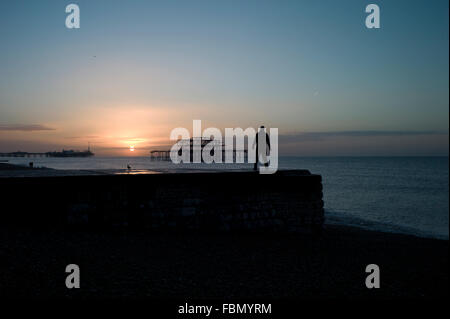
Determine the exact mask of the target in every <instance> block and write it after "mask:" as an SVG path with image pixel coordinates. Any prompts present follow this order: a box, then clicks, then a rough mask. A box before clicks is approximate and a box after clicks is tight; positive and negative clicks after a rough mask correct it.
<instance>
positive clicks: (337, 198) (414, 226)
mask: <svg viewBox="0 0 450 319" xmlns="http://www.w3.org/2000/svg"><path fill="white" fill-rule="evenodd" d="M0 160H8V161H9V163H11V164H22V165H28V163H29V162H30V161H33V162H34V166H35V167H48V168H54V169H70V170H78V169H87V170H123V169H125V168H126V167H127V165H130V166H131V168H132V170H133V171H135V172H140V173H145V172H151V171H153V170H167V171H176V170H184V169H201V170H210V169H211V170H242V169H244V170H247V169H248V170H250V169H252V166H251V165H249V164H214V165H208V164H182V165H176V164H173V163H171V162H168V161H155V160H151V159H150V158H149V157H90V158H32V159H30V158H0ZM448 160H449V159H448V157H280V158H279V165H278V167H279V169H307V170H309V171H310V172H311V173H314V174H320V175H322V179H323V188H324V189H323V194H324V202H325V217H326V224H329V225H349V226H355V227H360V228H364V229H369V230H376V231H384V232H393V233H401V234H411V235H416V236H420V237H430V238H439V239H446V240H448V239H449V162H448Z"/></svg>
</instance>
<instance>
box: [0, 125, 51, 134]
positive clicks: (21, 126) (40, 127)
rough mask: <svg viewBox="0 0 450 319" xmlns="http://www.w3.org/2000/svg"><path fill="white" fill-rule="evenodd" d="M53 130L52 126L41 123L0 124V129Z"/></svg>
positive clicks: (24, 130)
mask: <svg viewBox="0 0 450 319" xmlns="http://www.w3.org/2000/svg"><path fill="white" fill-rule="evenodd" d="M54 130H55V129H54V128H51V127H48V126H45V125H41V124H14V125H0V131H21V132H34V131H54Z"/></svg>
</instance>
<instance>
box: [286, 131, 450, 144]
mask: <svg viewBox="0 0 450 319" xmlns="http://www.w3.org/2000/svg"><path fill="white" fill-rule="evenodd" d="M443 134H448V132H443V131H326V132H298V133H292V134H282V135H280V142H284V143H290V142H300V141H320V140H324V139H327V138H333V137H377V136H384V137H386V136H387V137H389V136H392V137H395V136H418V135H443Z"/></svg>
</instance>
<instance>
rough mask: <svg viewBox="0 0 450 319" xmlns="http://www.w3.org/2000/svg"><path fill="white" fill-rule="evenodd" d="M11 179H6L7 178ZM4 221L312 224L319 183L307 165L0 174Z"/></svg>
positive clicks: (320, 214)
mask: <svg viewBox="0 0 450 319" xmlns="http://www.w3.org/2000/svg"><path fill="white" fill-rule="evenodd" d="M6 180H8V181H6ZM0 191H1V192H2V194H4V195H6V196H5V198H8V199H9V200H10V202H9V203H7V205H6V207H7V209H8V214H7V216H5V217H4V218H3V221H4V222H13V223H20V224H29V225H31V226H33V225H40V226H49V227H58V226H64V227H71V228H86V227H87V228H94V229H99V228H126V229H143V230H156V231H167V230H177V231H192V230H196V231H197V230H200V231H207V232H208V231H267V230H270V231H316V230H320V229H321V228H322V225H323V221H324V210H323V200H322V183H321V177H320V176H319V175H312V174H310V173H309V172H308V171H281V172H278V173H276V174H273V175H260V174H257V173H253V172H233V173H232V172H226V173H218V172H215V173H206V172H201V173H200V172H198V173H176V174H175V173H173V174H155V175H115V176H70V177H45V178H11V179H0Z"/></svg>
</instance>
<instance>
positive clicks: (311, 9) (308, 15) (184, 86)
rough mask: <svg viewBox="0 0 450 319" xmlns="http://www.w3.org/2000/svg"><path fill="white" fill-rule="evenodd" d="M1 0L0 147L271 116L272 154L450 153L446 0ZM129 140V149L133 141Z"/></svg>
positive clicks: (161, 143) (117, 137)
mask: <svg viewBox="0 0 450 319" xmlns="http://www.w3.org/2000/svg"><path fill="white" fill-rule="evenodd" d="M72 2H73V3H77V4H78V5H79V6H80V10H81V28H80V29H72V30H69V29H67V28H66V27H65V24H64V23H65V18H66V15H67V14H66V13H65V7H66V5H68V4H69V3H71V1H69V0H67V1H63V0H54V1H44V0H40V1H1V2H0V43H1V50H0V152H8V151H17V150H22V151H42V152H44V151H53V150H60V149H62V148H66V149H85V148H87V143H88V142H91V143H92V145H93V148H94V152H95V153H96V154H97V155H103V156H109V155H124V156H129V155H133V156H134V155H148V152H149V151H150V150H151V149H161V148H163V149H164V148H166V147H167V145H168V144H169V140H168V139H169V134H170V131H171V130H172V129H173V128H176V127H186V128H189V129H192V120H194V119H200V120H202V124H203V127H204V128H206V127H208V126H214V127H218V128H221V129H223V128H225V127H242V128H246V127H249V126H252V127H257V126H259V125H260V124H264V125H265V126H266V127H277V128H278V129H279V132H280V135H281V136H280V153H281V154H282V155H305V156H311V155H320V156H334V155H448V143H449V138H448V132H449V90H448V85H449V60H448V56H449V42H448V37H449V34H448V23H449V21H448V1H447V0H434V1H411V0H408V1H406V0H405V1H399V0H396V1H375V2H374V1H372V2H373V3H377V4H378V5H379V6H380V8H381V29H378V30H374V29H370V30H369V29H367V28H366V27H365V24H364V21H365V17H366V15H367V14H366V13H365V12H364V9H365V6H366V5H367V4H369V3H372V2H370V1H361V0H349V1H312V0H311V1H261V0H259V1H256V0H255V1H197V0H191V1H134V0H132V1H111V0H108V1H102V0H95V1H92V0H90V1H72ZM130 146H134V148H135V151H134V152H130Z"/></svg>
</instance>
